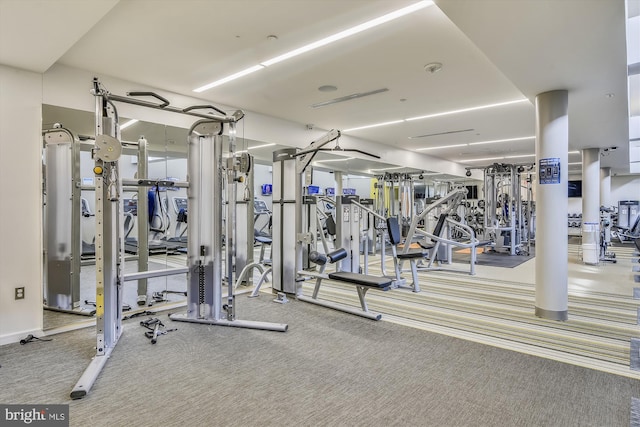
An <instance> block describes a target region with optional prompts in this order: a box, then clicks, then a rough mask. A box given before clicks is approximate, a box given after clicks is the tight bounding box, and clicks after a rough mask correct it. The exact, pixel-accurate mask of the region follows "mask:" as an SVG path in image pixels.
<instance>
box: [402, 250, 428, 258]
mask: <svg viewBox="0 0 640 427" xmlns="http://www.w3.org/2000/svg"><path fill="white" fill-rule="evenodd" d="M428 256H429V253H428V252H422V251H410V252H407V253H406V254H403V253H399V254H398V255H397V258H398V259H414V258H426V257H428Z"/></svg>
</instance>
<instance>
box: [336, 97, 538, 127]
mask: <svg viewBox="0 0 640 427" xmlns="http://www.w3.org/2000/svg"><path fill="white" fill-rule="evenodd" d="M524 101H529V100H528V99H527V98H522V99H516V100H515V101H507V102H500V103H497V104H488V105H480V106H477V107H471V108H464V109H461V110H452V111H445V112H442V113H435V114H429V115H426V116H418V117H410V118H408V119H400V120H391V121H388V122H383V123H374V124H372V125H365V126H358V127H355V128H350V129H345V130H343V131H342V132H352V131H355V130H362V129H371V128H377V127H380V126H388V125H394V124H396V123H402V122H411V121H414V120H424V119H431V118H434V117H441V116H448V115H451V114H459V113H468V112H471V111H477V110H484V109H487V108H495V107H503V106H505V105H511V104H517V103H520V102H524Z"/></svg>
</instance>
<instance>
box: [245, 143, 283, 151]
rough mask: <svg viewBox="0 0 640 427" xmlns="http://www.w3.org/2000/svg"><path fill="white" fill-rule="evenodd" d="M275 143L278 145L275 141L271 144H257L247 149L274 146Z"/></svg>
mask: <svg viewBox="0 0 640 427" xmlns="http://www.w3.org/2000/svg"><path fill="white" fill-rule="evenodd" d="M274 145H276V144H275V142H274V143H271V144H262V145H256V146H254V147H248V148H247V149H248V150H253V149H254V148H264V147H272V146H274Z"/></svg>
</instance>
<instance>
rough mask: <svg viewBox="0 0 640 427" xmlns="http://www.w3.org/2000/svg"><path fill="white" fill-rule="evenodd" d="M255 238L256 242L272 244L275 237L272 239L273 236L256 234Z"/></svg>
mask: <svg viewBox="0 0 640 427" xmlns="http://www.w3.org/2000/svg"><path fill="white" fill-rule="evenodd" d="M254 239H255V241H256V242H258V243H262V244H265V245H270V244H271V243H272V242H273V239H271V237H266V236H254Z"/></svg>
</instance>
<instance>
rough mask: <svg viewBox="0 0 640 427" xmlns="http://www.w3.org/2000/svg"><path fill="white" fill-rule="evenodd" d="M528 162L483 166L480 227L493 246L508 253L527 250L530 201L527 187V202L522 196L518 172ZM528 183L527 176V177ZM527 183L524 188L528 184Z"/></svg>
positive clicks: (520, 174)
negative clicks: (525, 246) (523, 163)
mask: <svg viewBox="0 0 640 427" xmlns="http://www.w3.org/2000/svg"><path fill="white" fill-rule="evenodd" d="M526 167H532V165H512V164H505V163H494V164H493V165H491V166H487V167H485V168H484V197H485V207H484V230H485V237H487V238H489V239H490V240H491V241H492V242H494V245H493V246H494V250H496V251H507V252H509V254H510V255H518V254H520V253H522V252H525V250H524V245H525V243H526V244H527V250H526V252H527V253H528V252H529V247H528V245H529V243H530V240H531V239H530V236H532V234H533V231H532V230H531V231H530V230H529V229H528V228H527V224H533V213H532V211H531V210H532V209H533V201H532V200H530V198H531V192H530V191H529V190H527V197H528V200H527V203H526V204H525V203H524V202H523V200H522V182H523V180H522V173H523V172H524V171H525V168H526ZM527 182H528V184H527V185H528V186H529V187H530V185H531V180H527ZM529 187H528V188H529Z"/></svg>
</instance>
